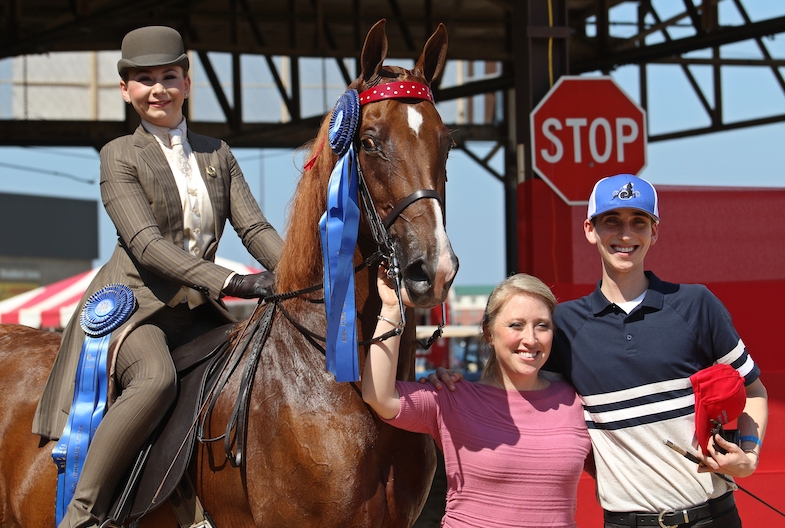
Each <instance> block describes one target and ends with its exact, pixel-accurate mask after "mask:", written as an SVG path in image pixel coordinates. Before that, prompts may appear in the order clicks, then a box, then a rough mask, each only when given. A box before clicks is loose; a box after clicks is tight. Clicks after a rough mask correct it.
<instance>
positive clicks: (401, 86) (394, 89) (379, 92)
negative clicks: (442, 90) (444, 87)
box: [360, 81, 433, 106]
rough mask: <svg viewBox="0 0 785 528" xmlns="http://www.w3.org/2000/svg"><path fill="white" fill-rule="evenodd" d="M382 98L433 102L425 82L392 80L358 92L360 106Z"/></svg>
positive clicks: (429, 89)
mask: <svg viewBox="0 0 785 528" xmlns="http://www.w3.org/2000/svg"><path fill="white" fill-rule="evenodd" d="M383 99H423V100H425V101H430V102H433V94H432V93H431V88H430V87H429V86H428V85H427V84H423V83H418V82H409V81H404V82H401V81H393V82H391V83H387V84H380V85H379V86H374V87H373V88H369V89H367V90H365V91H364V92H362V93H361V94H360V106H362V105H364V104H368V103H375V102H376V101H382V100H383Z"/></svg>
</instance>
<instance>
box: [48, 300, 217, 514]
mask: <svg viewBox="0 0 785 528" xmlns="http://www.w3.org/2000/svg"><path fill="white" fill-rule="evenodd" d="M210 315H211V312H210V310H209V308H208V307H207V306H206V305H202V306H200V307H198V308H196V309H194V310H189V309H188V305H187V304H180V305H178V306H177V307H176V308H169V307H165V308H164V309H162V310H161V311H159V312H158V313H157V314H156V315H155V316H154V317H152V318H151V319H150V320H148V321H146V322H145V324H143V325H142V326H140V327H139V328H137V329H135V330H134V331H133V332H131V333H129V334H128V336H127V337H126V338H125V340H124V341H123V344H122V346H121V347H120V350H119V351H118V353H117V358H116V370H115V376H116V379H117V386H118V391H120V393H119V395H118V397H117V399H116V400H115V402H114V403H113V404H112V406H111V407H110V408H109V410H108V411H107V413H106V415H105V416H104V417H103V419H102V421H101V425H99V426H98V429H97V430H96V432H95V437H94V438H93V440H92V442H91V443H90V447H89V449H88V452H87V457H86V458H85V462H84V467H83V469H82V473H81V475H80V477H79V482H78V484H77V487H76V490H75V492H74V497H73V499H72V500H71V503H70V504H69V505H68V508H67V509H66V514H65V517H64V518H63V520H62V522H61V523H60V525H59V527H58V528H87V527H93V526H98V525H100V524H101V522H102V521H103V520H104V519H105V518H106V516H107V515H108V514H109V509H110V508H111V506H112V500H113V498H114V496H115V491H116V488H117V487H118V485H119V484H120V480H121V479H122V478H123V477H124V476H125V475H126V473H127V472H128V470H129V469H130V467H131V464H132V463H133V461H134V460H135V459H136V455H137V454H138V452H139V450H140V449H141V447H142V445H143V444H144V442H145V440H147V438H148V437H149V436H150V434H152V432H153V431H154V430H155V428H156V426H157V425H158V422H159V421H160V419H161V418H162V417H163V415H164V413H165V411H166V410H167V409H168V408H169V407H170V406H171V404H172V403H173V402H174V400H175V397H176V395H177V377H176V372H175V368H174V363H173V362H172V356H171V354H170V352H169V347H170V346H171V347H172V348H175V347H177V346H179V345H181V344H184V343H187V342H188V341H190V340H191V339H193V338H194V337H196V336H198V335H201V334H203V333H204V332H206V331H208V330H210V329H212V328H214V327H216V326H218V325H219V324H220V321H218V320H217V318H215V317H210Z"/></svg>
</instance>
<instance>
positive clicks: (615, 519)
mask: <svg viewBox="0 0 785 528" xmlns="http://www.w3.org/2000/svg"><path fill="white" fill-rule="evenodd" d="M735 504H736V501H735V500H734V499H733V492H732V491H729V492H727V493H726V494H725V495H723V496H721V497H717V498H716V499H712V500H710V501H708V502H706V503H703V504H701V505H700V506H695V507H693V508H687V509H686V510H678V511H668V512H662V513H638V512H609V511H605V522H606V523H612V524H622V525H624V526H661V527H666V528H667V527H670V526H681V525H683V524H689V523H691V522H695V521H698V520H701V519H708V518H712V517H719V516H720V515H722V514H723V513H725V512H727V511H728V510H730V509H731V508H733V506H734V505H735Z"/></svg>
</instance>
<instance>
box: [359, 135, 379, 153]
mask: <svg viewBox="0 0 785 528" xmlns="http://www.w3.org/2000/svg"><path fill="white" fill-rule="evenodd" d="M361 143H362V146H363V148H364V149H365V150H376V148H377V146H376V141H374V140H373V138H372V137H364V138H362V141H361Z"/></svg>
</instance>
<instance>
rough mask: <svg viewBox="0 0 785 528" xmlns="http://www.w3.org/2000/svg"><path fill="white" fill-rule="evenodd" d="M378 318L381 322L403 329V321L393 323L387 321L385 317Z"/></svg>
mask: <svg viewBox="0 0 785 528" xmlns="http://www.w3.org/2000/svg"><path fill="white" fill-rule="evenodd" d="M376 318H377V319H378V320H379V321H384V322H385V323H390V324H391V325H393V326H397V327H398V328H401V327H402V326H403V322H402V321H393V320H392V319H387V318H386V317H385V316H383V315H377V316H376Z"/></svg>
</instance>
